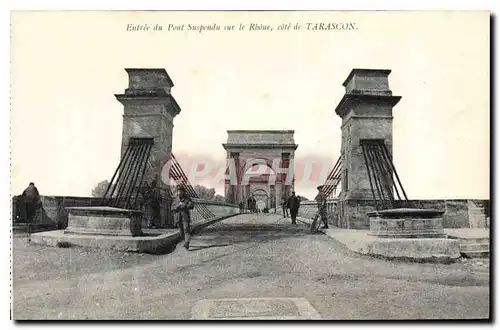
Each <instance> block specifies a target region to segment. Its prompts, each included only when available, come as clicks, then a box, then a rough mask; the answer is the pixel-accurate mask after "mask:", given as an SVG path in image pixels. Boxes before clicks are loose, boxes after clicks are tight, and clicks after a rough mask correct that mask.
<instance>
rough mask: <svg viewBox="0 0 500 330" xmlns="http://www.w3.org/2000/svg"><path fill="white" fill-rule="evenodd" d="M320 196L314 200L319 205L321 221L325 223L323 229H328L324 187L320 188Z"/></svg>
mask: <svg viewBox="0 0 500 330" xmlns="http://www.w3.org/2000/svg"><path fill="white" fill-rule="evenodd" d="M317 189H318V195H316V197H315V198H314V200H315V201H316V203H317V204H318V213H319V216H320V217H321V221H322V222H323V227H321V229H328V219H327V214H326V196H325V193H324V192H323V186H318V188H317Z"/></svg>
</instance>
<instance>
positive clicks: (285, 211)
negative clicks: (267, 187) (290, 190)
mask: <svg viewBox="0 0 500 330" xmlns="http://www.w3.org/2000/svg"><path fill="white" fill-rule="evenodd" d="M287 203H288V201H287V198H286V197H284V196H283V200H282V201H281V208H282V209H283V218H288V205H287Z"/></svg>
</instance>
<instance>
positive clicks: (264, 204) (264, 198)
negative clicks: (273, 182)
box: [252, 188, 270, 211]
mask: <svg viewBox="0 0 500 330" xmlns="http://www.w3.org/2000/svg"><path fill="white" fill-rule="evenodd" d="M252 197H253V198H255V201H256V202H257V208H258V209H259V210H260V211H262V210H264V209H265V208H267V209H269V208H270V198H269V194H268V192H267V191H265V190H264V189H261V188H257V189H255V190H254V191H253V192H252Z"/></svg>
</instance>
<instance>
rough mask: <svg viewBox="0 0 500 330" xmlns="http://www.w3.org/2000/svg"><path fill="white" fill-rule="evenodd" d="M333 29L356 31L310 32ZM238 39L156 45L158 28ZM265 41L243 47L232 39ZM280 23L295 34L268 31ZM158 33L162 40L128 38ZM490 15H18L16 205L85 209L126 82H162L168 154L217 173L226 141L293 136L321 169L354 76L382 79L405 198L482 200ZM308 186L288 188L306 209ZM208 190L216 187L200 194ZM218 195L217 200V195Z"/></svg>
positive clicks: (111, 166)
mask: <svg viewBox="0 0 500 330" xmlns="http://www.w3.org/2000/svg"><path fill="white" fill-rule="evenodd" d="M316 22H337V23H347V24H351V26H353V25H354V26H355V27H356V29H355V30H342V31H338V30H337V31H311V30H307V29H305V28H304V27H305V26H306V25H307V23H316ZM213 23H215V24H218V25H220V26H221V27H222V28H223V27H224V26H225V25H235V27H236V28H235V29H236V30H235V31H205V32H203V33H199V32H196V31H167V28H168V25H169V24H172V25H181V24H184V25H185V28H187V24H192V25H199V24H207V25H209V24H213ZM251 23H252V24H263V25H270V26H272V27H273V28H274V30H273V31H248V30H246V31H239V30H238V27H239V24H245V25H247V26H248V25H249V24H251ZM281 23H283V24H286V23H291V24H292V26H293V25H294V24H295V23H299V24H301V25H302V26H303V28H302V29H301V30H293V29H292V30H291V31H279V30H278V29H277V27H278V25H280V24H281ZM128 24H150V25H151V27H154V25H156V24H159V25H161V26H162V27H163V30H162V31H135V32H132V31H127V25H128ZM489 40H490V36H489V13H487V12H453V11H450V12H382V11H380V12H170V13H167V12H62V11H60V12H14V13H13V14H12V19H11V191H12V194H19V193H21V192H22V190H23V189H24V188H25V187H26V186H27V185H28V183H29V182H32V181H33V182H35V183H36V185H37V187H38V188H39V190H40V192H41V194H43V195H59V196H90V192H91V190H92V188H93V187H94V186H95V185H96V184H97V183H98V182H100V181H102V180H105V179H108V180H109V179H110V177H111V176H112V174H113V172H114V170H115V168H116V166H117V165H118V162H119V157H120V144H121V130H122V114H123V106H122V105H121V104H120V103H119V102H118V101H117V100H116V99H115V97H114V94H119V93H123V91H124V89H125V88H127V87H128V86H127V85H128V76H127V74H126V72H125V70H124V69H125V68H139V67H144V68H165V69H166V70H167V72H168V74H169V75H170V77H171V78H172V80H173V81H174V84H175V86H174V87H173V88H172V94H173V95H174V97H175V99H176V100H177V102H178V104H179V105H180V107H181V109H182V110H181V113H180V114H179V115H178V116H177V117H176V118H175V119H174V132H173V153H174V154H175V155H181V154H189V155H190V156H193V155H195V156H196V157H197V155H200V156H199V157H204V155H207V157H208V156H210V157H212V158H213V159H216V160H217V161H220V162H224V159H225V156H226V153H225V150H224V149H223V147H222V143H224V142H225V141H226V140H227V132H226V131H227V130H235V129H284V130H285V129H286V130H288V129H293V130H295V142H296V143H297V144H298V145H299V147H298V149H297V151H296V154H295V157H296V158H302V159H304V158H318V159H319V158H321V159H327V160H328V161H330V163H331V165H332V166H333V163H334V162H335V160H336V159H337V158H338V156H339V153H340V125H341V121H340V118H339V117H338V116H337V115H336V114H335V112H334V109H335V107H336V106H337V104H338V102H339V101H340V100H341V98H342V96H343V94H344V88H343V86H342V82H343V81H344V80H345V78H346V77H347V75H348V74H349V72H350V71H351V70H352V69H353V68H372V69H391V70H392V73H391V75H390V76H389V86H390V88H391V90H392V91H393V94H394V95H399V96H402V99H401V101H400V102H399V103H398V104H397V105H396V106H395V108H394V112H393V114H394V135H393V148H394V149H393V153H394V163H395V165H396V168H397V171H398V174H399V176H400V178H401V180H402V182H403V185H404V187H405V190H406V191H407V193H408V195H409V196H408V197H409V198H412V199H434V198H436V199H437V198H481V199H482V198H489V179H490V178H489V166H490V165H489V163H490V159H489V147H490V145H489V143H490V142H489V137H490V131H489V127H490V117H489V112H490V103H489V100H490V91H489V87H490V85H489V81H490V76H489V74H490V73H489V71H490V55H489V42H490V41H489ZM314 187H315V185H313V184H308V183H300V182H298V183H297V184H296V187H295V190H296V191H297V193H298V194H299V195H304V196H306V197H308V198H311V197H313V196H314V193H315V188H314ZM210 188H211V187H210ZM214 188H216V190H217V192H218V193H220V194H223V191H224V190H223V187H222V186H216V187H214Z"/></svg>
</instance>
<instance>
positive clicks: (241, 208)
mask: <svg viewBox="0 0 500 330" xmlns="http://www.w3.org/2000/svg"><path fill="white" fill-rule="evenodd" d="M239 206H240V213H243V212H244V211H245V207H244V205H243V202H240V205H239Z"/></svg>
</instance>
